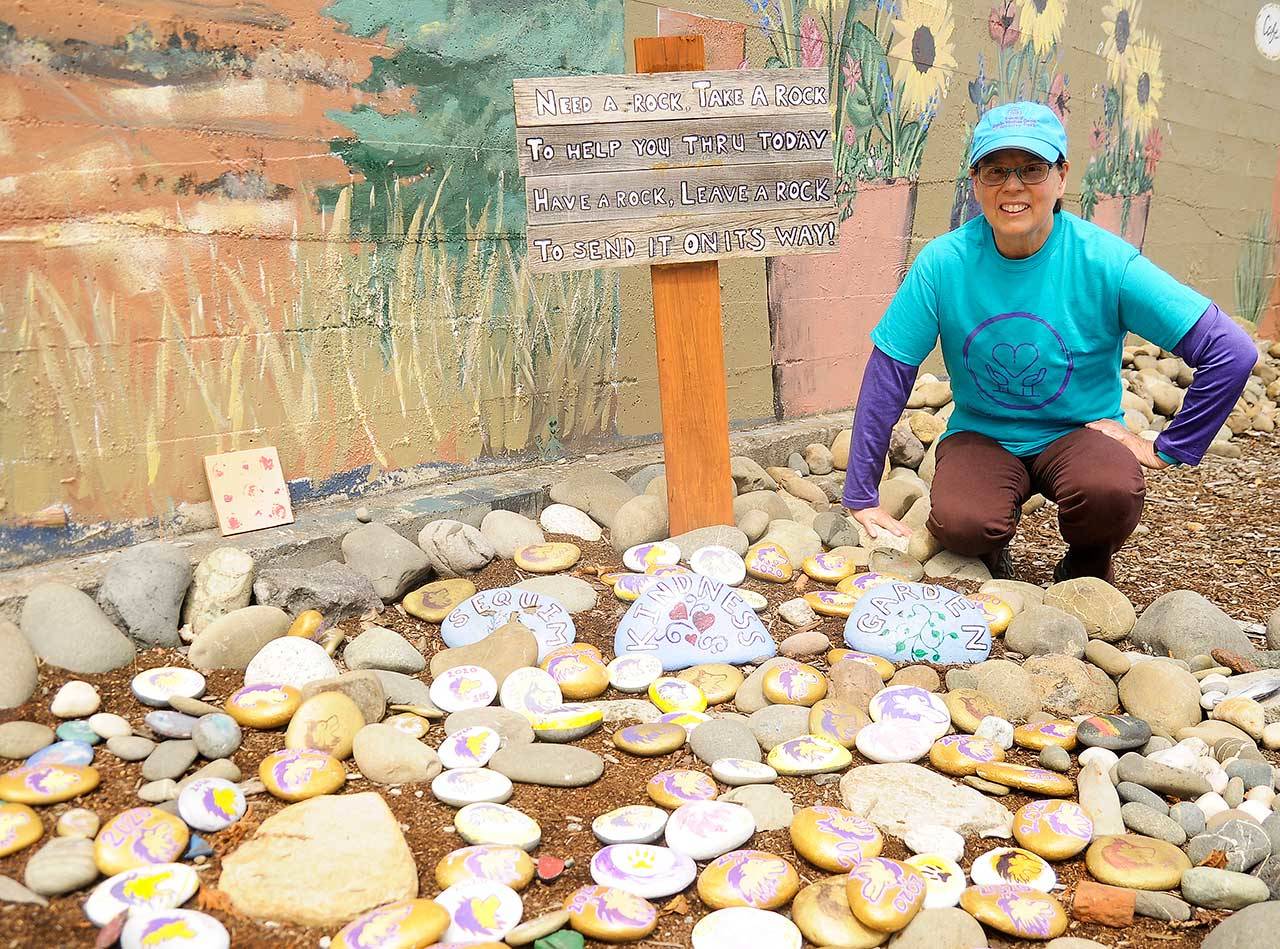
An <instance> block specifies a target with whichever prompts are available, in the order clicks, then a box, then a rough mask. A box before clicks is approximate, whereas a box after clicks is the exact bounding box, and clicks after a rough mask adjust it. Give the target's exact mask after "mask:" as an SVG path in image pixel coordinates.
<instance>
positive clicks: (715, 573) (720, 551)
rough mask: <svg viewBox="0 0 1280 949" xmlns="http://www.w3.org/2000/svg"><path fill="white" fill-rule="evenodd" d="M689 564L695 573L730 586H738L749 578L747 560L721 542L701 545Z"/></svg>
mask: <svg viewBox="0 0 1280 949" xmlns="http://www.w3.org/2000/svg"><path fill="white" fill-rule="evenodd" d="M689 566H690V567H691V568H692V570H693V572H694V573H697V574H700V575H702V576H704V577H707V578H708V579H711V580H714V581H716V583H723V584H724V585H725V586H728V587H736V586H737V585H738V584H739V583H741V582H742V581H743V580H745V579H746V578H747V564H746V561H744V560H743V559H742V557H740V556H739V555H738V553H737V552H736V551H734V550H731V549H730V548H728V547H722V546H721V545H719V544H708V545H707V546H706V547H699V548H698V549H697V550H695V551H694V552H693V556H691V557H690V558H689Z"/></svg>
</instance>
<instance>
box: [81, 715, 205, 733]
mask: <svg viewBox="0 0 1280 949" xmlns="http://www.w3.org/2000/svg"><path fill="white" fill-rule="evenodd" d="M142 721H143V722H144V723H145V724H146V726H147V727H148V728H150V729H151V730H152V731H153V732H155V733H156V734H157V735H160V736H161V737H163V738H190V737H191V730H192V729H193V728H195V727H196V717H195V716H194V715H183V714H182V713H181V712H171V711H169V710H168V709H162V710H161V711H158V712H148V713H147V714H146V716H145V717H144V718H143V719H142ZM60 737H67V736H65V735H64V736H60Z"/></svg>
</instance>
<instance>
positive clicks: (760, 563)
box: [744, 542, 795, 583]
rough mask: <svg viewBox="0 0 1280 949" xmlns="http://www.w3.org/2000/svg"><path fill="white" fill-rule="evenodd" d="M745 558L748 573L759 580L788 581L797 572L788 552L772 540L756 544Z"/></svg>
mask: <svg viewBox="0 0 1280 949" xmlns="http://www.w3.org/2000/svg"><path fill="white" fill-rule="evenodd" d="M744 560H745V561H746V564H747V575H748V576H750V577H754V578H755V579H757V580H768V581H770V582H772V583H786V582H787V581H788V580H790V579H791V577H792V575H793V574H794V573H795V568H794V567H792V566H791V558H790V557H788V556H787V552H786V551H785V550H783V549H782V548H781V547H779V546H778V545H777V544H775V543H772V542H767V543H761V544H756V545H755V546H754V547H752V548H751V549H750V550H748V551H747V556H746V557H745V558H744Z"/></svg>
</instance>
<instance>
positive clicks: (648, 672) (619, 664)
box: [605, 653, 662, 693]
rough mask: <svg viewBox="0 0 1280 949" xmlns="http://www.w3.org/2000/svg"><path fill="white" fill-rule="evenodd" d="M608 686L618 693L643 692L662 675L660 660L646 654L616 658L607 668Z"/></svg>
mask: <svg viewBox="0 0 1280 949" xmlns="http://www.w3.org/2000/svg"><path fill="white" fill-rule="evenodd" d="M605 671H606V672H608V673H609V684H610V685H611V686H613V687H614V688H615V689H617V690H618V691H619V692H631V693H635V692H644V691H645V690H646V689H648V688H649V685H650V683H652V682H653V680H654V679H656V678H658V677H659V676H660V675H662V660H661V659H659V658H658V657H657V656H654V655H651V654H648V653H634V654H632V655H630V656H618V657H617V658H616V659H614V660H613V661H612V662H610V663H609V664H608V665H607V666H605Z"/></svg>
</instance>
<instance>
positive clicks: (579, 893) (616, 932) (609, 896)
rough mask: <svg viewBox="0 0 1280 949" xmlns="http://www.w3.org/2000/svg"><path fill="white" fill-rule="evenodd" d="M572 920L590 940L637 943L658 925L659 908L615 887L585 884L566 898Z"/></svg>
mask: <svg viewBox="0 0 1280 949" xmlns="http://www.w3.org/2000/svg"><path fill="white" fill-rule="evenodd" d="M564 908H565V910H566V911H567V912H568V913H569V923H570V925H571V926H573V928H574V929H576V930H577V931H578V932H580V933H582V935H584V936H586V937H587V938H588V939H599V940H600V941H601V942H635V941H637V940H639V939H643V938H644V937H645V936H647V935H649V934H650V933H651V932H653V931H654V930H655V929H656V928H657V927H658V910H657V908H656V907H655V906H654V905H653V904H652V903H650V902H649V901H648V900H646V899H642V898H641V897H639V896H635V895H633V894H631V893H628V892H627V891H626V890H619V889H617V888H615V887H612V886H583V887H579V888H578V889H576V890H574V891H573V892H572V893H571V894H569V898H568V899H566V900H565V901H564Z"/></svg>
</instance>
